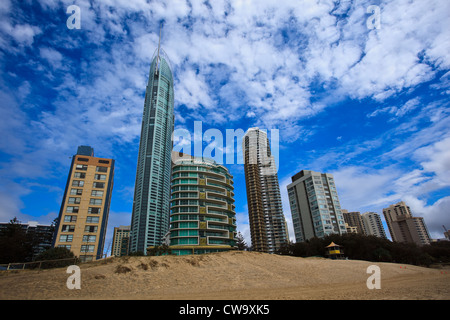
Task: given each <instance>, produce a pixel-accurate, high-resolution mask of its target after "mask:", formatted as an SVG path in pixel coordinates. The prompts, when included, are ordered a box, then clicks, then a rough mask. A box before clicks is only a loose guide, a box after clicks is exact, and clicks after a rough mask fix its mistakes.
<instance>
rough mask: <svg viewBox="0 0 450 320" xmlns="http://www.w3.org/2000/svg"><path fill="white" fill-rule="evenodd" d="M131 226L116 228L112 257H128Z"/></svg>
mask: <svg viewBox="0 0 450 320" xmlns="http://www.w3.org/2000/svg"><path fill="white" fill-rule="evenodd" d="M130 229H131V227H130V226H120V227H114V234H113V240H112V247H111V255H112V256H115V257H121V256H126V255H128V247H129V240H130Z"/></svg>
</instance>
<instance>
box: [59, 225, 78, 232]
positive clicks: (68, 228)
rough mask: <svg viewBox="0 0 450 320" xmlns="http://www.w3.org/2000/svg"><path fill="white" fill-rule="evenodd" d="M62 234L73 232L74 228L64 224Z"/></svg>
mask: <svg viewBox="0 0 450 320" xmlns="http://www.w3.org/2000/svg"><path fill="white" fill-rule="evenodd" d="M61 231H62V232H74V231H75V226H74V225H70V224H64V225H63V226H62V229H61Z"/></svg>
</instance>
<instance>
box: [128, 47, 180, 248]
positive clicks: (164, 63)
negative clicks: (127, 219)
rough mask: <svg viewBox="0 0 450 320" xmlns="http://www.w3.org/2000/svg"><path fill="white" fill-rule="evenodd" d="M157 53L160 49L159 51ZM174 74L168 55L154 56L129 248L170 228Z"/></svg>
mask: <svg viewBox="0 0 450 320" xmlns="http://www.w3.org/2000/svg"><path fill="white" fill-rule="evenodd" d="M158 52H159V50H158ZM173 128H174V93H173V77H172V71H171V69H170V65H169V62H168V59H167V56H166V55H165V54H164V52H163V51H162V50H161V54H158V55H156V56H155V57H154V59H153V61H152V64H151V67H150V74H149V79H148V84H147V89H146V92H145V104H144V113H143V117H142V129H141V140H140V144H139V156H138V163H137V170H136V183H135V191H134V201H133V212H132V218H131V235H130V251H131V252H136V251H142V252H144V253H146V250H147V248H148V247H149V246H155V245H161V244H162V241H163V238H164V236H165V234H166V233H167V232H168V230H169V201H170V173H171V152H172V133H173Z"/></svg>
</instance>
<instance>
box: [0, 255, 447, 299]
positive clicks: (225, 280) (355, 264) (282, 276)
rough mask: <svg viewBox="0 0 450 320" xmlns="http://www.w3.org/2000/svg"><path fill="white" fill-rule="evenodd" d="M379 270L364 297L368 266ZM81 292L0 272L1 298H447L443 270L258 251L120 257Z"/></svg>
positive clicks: (44, 278)
mask: <svg viewBox="0 0 450 320" xmlns="http://www.w3.org/2000/svg"><path fill="white" fill-rule="evenodd" d="M373 264H375V265H377V266H379V267H380V270H381V289H372V290H369V289H368V288H367V285H366V281H367V279H368V277H369V276H370V274H367V273H366V271H367V267H368V266H370V265H373ZM80 268H81V289H79V290H77V289H73V290H70V289H68V288H67V286H66V281H67V278H68V277H69V276H70V275H69V274H67V273H66V268H59V269H53V270H42V271H27V270H25V271H16V272H2V273H0V299H3V300H4V299H164V300H167V299H169V300H171V299H177V300H185V299H189V300H195V299H208V300H211V299H220V300H236V299H239V300H241V299H258V300H262V299H282V300H292V299H295V300H298V299H414V300H416V299H445V300H447V299H450V289H449V284H450V269H431V268H423V267H417V266H412V265H401V264H395V263H373V262H367V261H357V260H338V261H336V260H327V259H322V258H297V257H289V256H278V255H270V254H264V253H257V252H241V251H234V252H225V253H215V254H207V255H199V256H163V257H123V258H109V259H105V260H103V261H97V262H94V263H87V264H82V265H80Z"/></svg>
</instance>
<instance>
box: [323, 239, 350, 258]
mask: <svg viewBox="0 0 450 320" xmlns="http://www.w3.org/2000/svg"><path fill="white" fill-rule="evenodd" d="M325 248H327V253H326V255H327V256H328V258H330V259H333V260H334V259H345V257H344V251H343V250H342V246H340V245H338V244H336V243H334V242H331V243H330V244H329V245H328V246H326V247H325Z"/></svg>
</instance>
